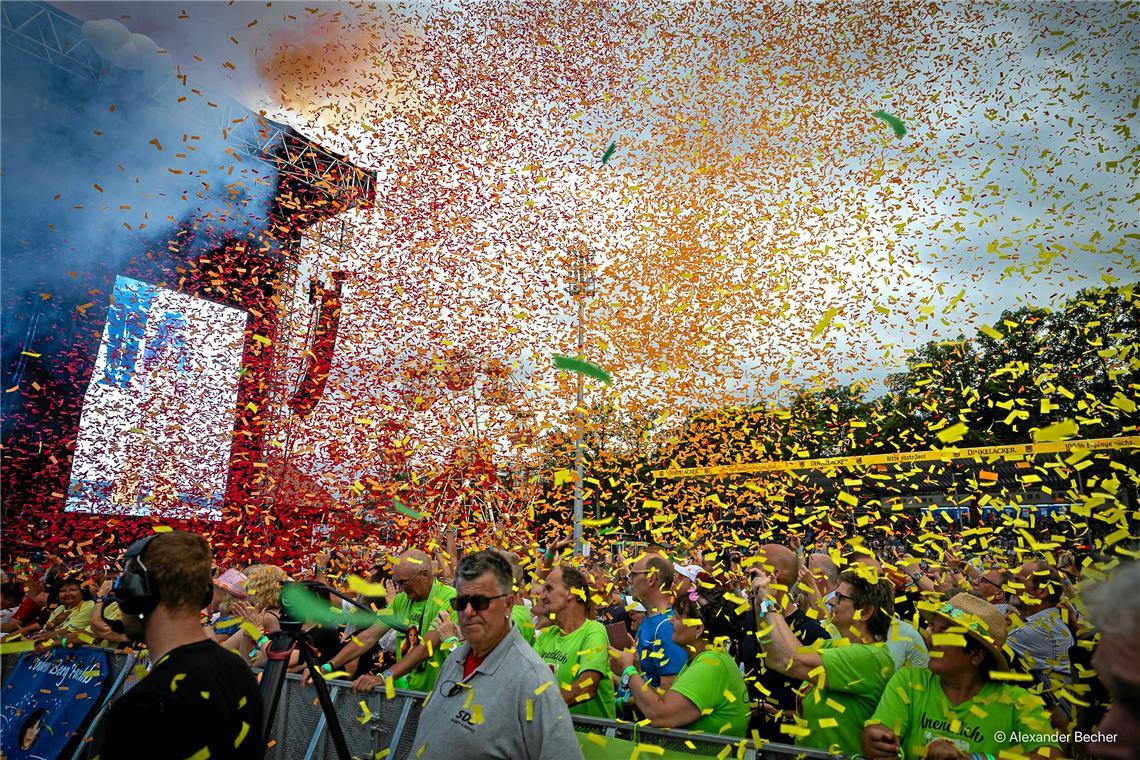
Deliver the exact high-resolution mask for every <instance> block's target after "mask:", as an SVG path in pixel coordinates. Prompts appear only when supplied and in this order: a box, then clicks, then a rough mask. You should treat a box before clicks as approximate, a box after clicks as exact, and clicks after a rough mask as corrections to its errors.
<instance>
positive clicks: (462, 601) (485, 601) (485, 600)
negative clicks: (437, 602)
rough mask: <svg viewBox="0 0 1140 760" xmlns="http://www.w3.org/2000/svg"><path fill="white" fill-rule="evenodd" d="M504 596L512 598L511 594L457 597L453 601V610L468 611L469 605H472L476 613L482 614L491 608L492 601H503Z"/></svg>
mask: <svg viewBox="0 0 1140 760" xmlns="http://www.w3.org/2000/svg"><path fill="white" fill-rule="evenodd" d="M504 596H510V594H495V595H494V596H483V595H482V594H474V595H472V596H457V597H455V598H453V599H452V600H451V609H453V610H455V611H456V612H461V611H463V610H465V609H467V605H469V604H470V605H471V609H473V610H475V611H476V612H482V611H483V610H485V609H487V608H488V607H490V606H491V600H492V599H502V598H503V597H504Z"/></svg>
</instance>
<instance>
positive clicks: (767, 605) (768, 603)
mask: <svg viewBox="0 0 1140 760" xmlns="http://www.w3.org/2000/svg"><path fill="white" fill-rule="evenodd" d="M777 611H778V610H777V609H776V600H775V599H765V600H763V601H762V602H760V603H759V604H757V605H756V614H757V615H759V616H760V617H767V616H768V613H769V612H777Z"/></svg>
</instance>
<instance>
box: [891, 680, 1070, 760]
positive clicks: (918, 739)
mask: <svg viewBox="0 0 1140 760" xmlns="http://www.w3.org/2000/svg"><path fill="white" fill-rule="evenodd" d="M871 721H872V722H874V723H882V724H883V725H884V726H886V727H888V728H890V729H891V730H892V731H894V732H895V733H896V734H898V737H899V749H900V751H901V755H902V758H903V760H906V758H918V757H924V756H925V755H926V747H927V745H929V744H930V743H931V742H933V741H935V740H936V739H940V738H945V739H948V740H949V741H950V742H952V743H953V744H954V746H956V747H957V748H958V751H959V752H962V753H964V754H966V755H970V754H973V753H985V754H989V755H994V756H996V755H997V754H998V753H999V752H1001V751H1003V750H1008V749H1013V750H1014V751H1017V752H1021V753H1022V754H1028V753H1030V752H1032V751H1033V750H1036V749H1037V748H1039V747H1057V744H1056V743H1054V742H1052V741H1049V740H1048V738H1049V737H1047V736H1045V735H1048V734H1053V733H1054V731H1053V728H1052V726H1051V724H1050V722H1049V715H1048V714H1047V713H1046V712H1045V704H1044V703H1043V702H1042V701H1041V698H1040V697H1038V696H1037V695H1035V694H1031V693H1030V692H1028V691H1026V690H1025V689H1022V688H1021V687H1019V686H1014V685H1012V684H1006V683H1001V682H999V681H987V682H986V684H985V685H984V686H983V687H982V690H981V691H979V692H978V693H977V694H975V695H974V697H973V698H972V699H967V700H966V701H965V702H963V703H962V704H960V705H952V704H950V701H949V700H948V699H946V694H945V692H943V691H942V682H941V681H940V680H939V678H938V676H936V675H935V674H934V673H931V672H930V670H929V669H928V668H903V669H902V670H900V671H899V672H897V673H895V675H894V677H893V678H891V680H890V682H889V683H888V684H887V688H886V691H884V692H883V697H882V699H881V700H880V701H879V707H878V709H876V710H875V713H874V716H873V717H872V718H871ZM1019 734H1020V735H1021V739H1020V740H1017V741H1014V740H1013V737H1015V736H1017V735H1019ZM997 736H1003V737H1004V740H1003V741H1000V742H999V741H997V739H996V738H995V737H997Z"/></svg>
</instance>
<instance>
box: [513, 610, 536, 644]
mask: <svg viewBox="0 0 1140 760" xmlns="http://www.w3.org/2000/svg"><path fill="white" fill-rule="evenodd" d="M511 620H513V621H515V627H517V628H518V629H519V635H521V636H522V637H523V638H524V639H525V640H526V643H528V644H530V645H531V646H534V621H533V620H531V617H530V610H529V609H528V608H527V606H526V605H525V604H516V605H515V606H514V607H511Z"/></svg>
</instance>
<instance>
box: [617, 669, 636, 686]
mask: <svg viewBox="0 0 1140 760" xmlns="http://www.w3.org/2000/svg"><path fill="white" fill-rule="evenodd" d="M637 672H638V671H637V666H636V665H629V666H627V667H626V669H625V670H623V671H622V672H621V688H622V689H627V688H629V679H631V678H633V677H634V676H635V675H637Z"/></svg>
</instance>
